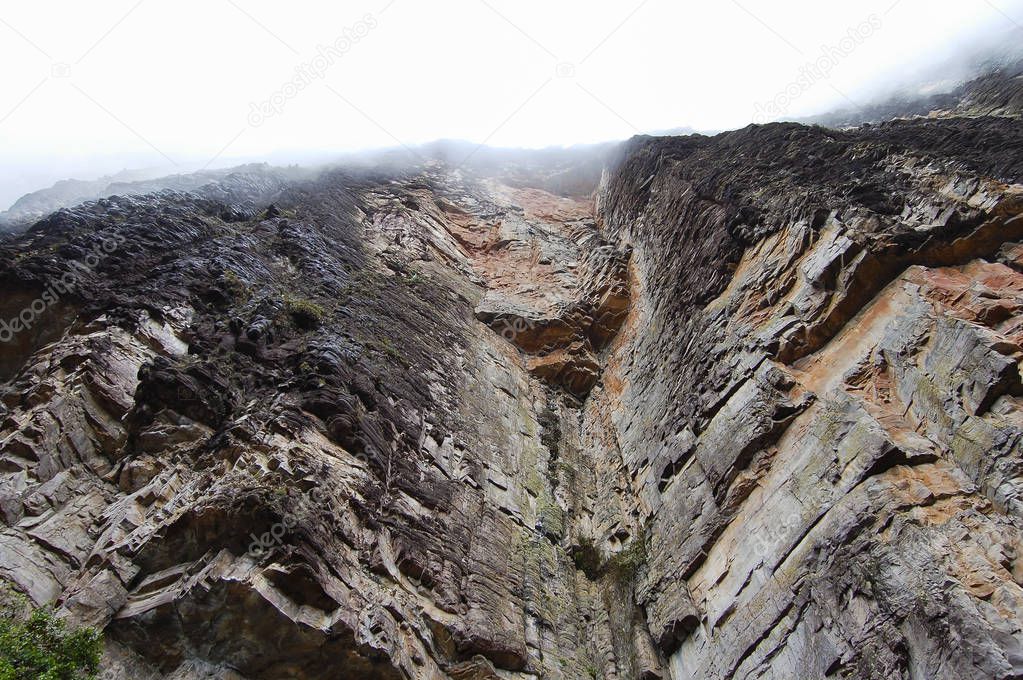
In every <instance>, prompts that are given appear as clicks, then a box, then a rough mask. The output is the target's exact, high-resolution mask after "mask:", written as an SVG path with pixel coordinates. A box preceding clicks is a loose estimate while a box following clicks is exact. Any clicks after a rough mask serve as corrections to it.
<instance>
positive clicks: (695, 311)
mask: <svg viewBox="0 0 1023 680" xmlns="http://www.w3.org/2000/svg"><path fill="white" fill-rule="evenodd" d="M1021 152H1023V129H1021V128H1020V126H1019V123H1018V120H1017V119H1015V118H1012V117H976V118H961V117H950V118H945V119H932V120H924V119H918V120H908V121H895V122H890V123H885V124H882V125H877V126H865V127H861V128H857V129H855V130H850V131H836V130H828V129H824V128H812V127H805V126H801V125H796V124H772V125H767V126H753V127H750V128H746V129H743V130H739V131H735V132H730V133H724V134H721V135H717V136H715V137H703V136H699V135H696V136H689V137H670V138H666V137H661V138H653V137H639V138H635V139H633V140H632V141H630V142H628V143H626V144H624V145H622V146H621V147H620V148H618V149H617V150H615V151H614V155H613V156H611V157H609V158H608V159H607V161H606V164H604V168H603V174H602V176H600V179H599V182H598V180H597V177H598V173H597V172H595V169H597V168H599V167H600V165H594V163H595V162H596V161H595V159H596V160H601V161H603V159H602V158H597V155H596V154H594V153H592V152H586V153H581V154H580V155H579V156H578V157H573V156H572V155H571V154H568V155H567V156H559V157H558V158H557V159H556V162H554V161H553V160H551V161H549V162H548V161H544V163H539V164H536V163H534V164H533V165H530V164H529V163H525V162H521V159H518V158H514V159H513V158H505V159H504V160H502V158H501V156H500V155H499V154H496V155H490V156H488V157H487V165H486V166H481V165H479V164H475V165H473V164H470V165H467V166H463V167H458V166H456V165H455V164H454V163H451V162H447V161H442V160H436V159H431V160H428V161H424V162H419V163H416V164H412V165H408V166H404V167H399V166H393V165H392V166H387V167H381V168H372V167H369V168H361V169H357V168H353V167H348V168H343V167H342V168H335V169H332V170H328V171H325V172H323V173H322V174H319V175H317V176H315V177H313V178H309V179H296V178H295V177H293V176H290V175H285V174H275V172H274V171H272V170H270V169H262V170H260V172H259V173H256V174H252V173H249V174H241V175H237V176H235V177H233V178H232V179H230V180H229V181H226V180H225V181H220V182H214V183H212V184H204V185H202V186H201V187H197V188H196V189H195V190H193V191H190V192H175V191H162V192H157V193H152V194H146V195H142V196H126V197H110V198H105V199H101V200H98V201H93V202H87V203H84V204H80V205H78V206H74V207H71V208H65V209H62V210H60V211H58V212H56V213H53V214H52V215H50V216H48V217H46V218H45V219H43V220H42V221H40V222H37V223H36V224H35V225H34V226H33V227H32V228H31V229H30V230H29V231H28V232H26V233H25V234H22V235H19V236H16V237H13V238H11V239H9V240H7V241H5V242H3V243H2V244H0V285H2V286H3V290H4V293H5V295H4V297H3V300H2V302H0V321H2V322H3V323H4V324H5V325H4V326H3V330H2V333H3V337H0V340H3V343H2V344H0V381H3V387H2V388H0V516H2V526H0V529H2V530H0V578H2V579H3V580H5V581H8V582H10V583H12V584H13V586H14V587H15V588H17V589H18V590H20V591H22V592H24V593H25V594H27V595H28V596H29V597H30V598H31V599H32V600H33V601H34V602H36V603H37V604H43V603H54V604H56V605H57V606H58V607H59V611H60V613H61V615H63V616H66V617H69V618H71V619H73V620H74V621H76V622H80V623H87V624H90V625H95V626H99V627H101V628H103V629H104V630H105V633H106V639H107V651H106V656H105V658H104V667H105V671H104V673H105V675H104V676H103V677H105V678H107V679H109V680H113V679H115V678H154V679H155V678H175V679H179V680H185V679H189V678H208V677H218V678H252V679H256V678H310V679H311V678H324V679H326V678H369V679H372V678H378V679H389V678H416V679H438V680H440V679H444V678H453V679H458V680H471V679H485V678H504V679H506V680H507V679H516V678H518V679H522V680H525V679H526V678H552V679H559V678H564V679H571V680H575V679H586V678H619V679H622V680H626V679H633V678H639V679H643V680H654V679H657V678H660V679H663V680H668V679H669V678H673V679H675V680H680V679H683V678H694V679H696V678H700V679H703V678H739V677H742V678H779V679H781V678H792V677H800V678H824V677H855V678H907V679H909V678H1005V679H1008V678H1014V677H1020V676H1021V675H1023V615H1021V613H1020V612H1023V589H1021V586H1023V562H1021V559H1023V557H1021V555H1023V553H1021V551H1023V534H1021V520H1023V518H1021V509H1023V496H1021V494H1023V464H1021V453H1023V452H1021V450H1020V442H1021V441H1023V401H1021V399H1023V383H1021V377H1020V372H1019V362H1020V359H1021V358H1023V216H1021V214H1023V153H1021ZM488 153H489V152H488ZM601 154H603V151H601ZM573 158H575V160H573ZM502 163H503V165H502Z"/></svg>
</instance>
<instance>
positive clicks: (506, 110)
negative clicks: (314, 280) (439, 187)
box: [0, 0, 1023, 209]
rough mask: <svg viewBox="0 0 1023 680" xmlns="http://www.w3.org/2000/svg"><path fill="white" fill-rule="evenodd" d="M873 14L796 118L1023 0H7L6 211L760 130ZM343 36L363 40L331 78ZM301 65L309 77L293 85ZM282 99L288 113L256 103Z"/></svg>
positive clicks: (852, 93) (979, 32) (981, 33)
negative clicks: (325, 49)
mask: <svg viewBox="0 0 1023 680" xmlns="http://www.w3.org/2000/svg"><path fill="white" fill-rule="evenodd" d="M871 21H872V22H873V24H874V26H875V27H876V28H875V30H873V31H872V32H871V33H870V35H868V36H867V37H866V38H865V39H862V40H861V41H860V42H859V44H857V45H856V46H855V48H854V49H852V50H851V51H850V53H849V54H848V55H842V56H839V57H835V56H834V55H835V52H834V51H832V52H831V54H832V57H831V59H832V63H833V68H832V69H831V72H830V75H829V77H828V78H826V79H824V80H821V81H820V82H817V83H815V84H813V86H812V87H809V88H808V89H806V88H801V89H800V91H799V94H798V96H797V97H795V98H794V100H793V101H792V102H791V103H789V104H787V105H786V110H785V112H784V113H785V116H784V117H795V116H800V115H806V114H811V113H815V112H820V111H823V110H827V109H830V108H834V107H844V106H848V105H849V102H850V101H852V102H856V103H862V102H864V101H866V100H868V99H869V98H870V97H871V96H873V95H874V94H875V93H876V91H877V88H878V87H879V84H881V83H886V82H893V81H897V80H899V79H900V78H906V77H908V74H909V73H911V72H912V71H913V70H914V69H915V68H917V67H919V66H920V65H926V64H930V63H937V61H938V60H939V58H944V57H947V56H948V55H950V54H952V53H953V52H954V51H955V50H956V49H959V48H961V47H962V46H964V45H968V44H973V43H975V42H976V41H978V40H980V41H982V40H984V39H985V38H986V37H987V36H990V35H995V34H1000V33H1002V32H1005V31H1008V30H1009V29H1012V28H1013V27H1014V26H1016V27H1019V26H1020V25H1021V24H1023V0H898V1H895V0H879V1H875V0H860V1H856V2H839V1H836V0H812V1H810V0H807V1H803V0H791V1H778V2H757V1H756V0H740V1H739V2H735V1H733V0H705V1H703V2H679V1H673V0H645V1H643V0H618V1H617V2H599V1H596V0H587V1H585V2H583V1H577V0H562V1H555V0H545V1H533V0H451V1H450V2H446V1H437V2H423V1H422V0H418V1H417V0H393V1H392V0H367V1H362V0H358V1H351V2H348V1H334V2H308V1H303V0H289V1H287V2H281V1H280V0H273V1H271V0H175V1H174V2H169V1H164V0H141V1H139V0H103V1H102V2H81V0H77V1H71V0H68V1H53V0H50V1H48V0H37V1H35V2H17V3H14V2H9V1H5V2H3V3H2V4H0V59H2V63H3V87H2V88H0V209H2V208H4V207H6V206H7V205H8V204H9V203H10V202H11V201H13V200H14V199H15V198H17V196H19V195H20V194H22V193H24V192H26V191H30V190H33V189H36V188H40V187H41V186H43V185H48V184H50V183H52V182H53V181H54V180H55V179H58V178H61V177H72V176H73V177H81V178H92V177H96V176H99V175H101V174H104V173H109V172H114V171H117V170H119V169H121V168H124V167H153V166H159V167H160V168H165V169H167V170H168V171H169V172H173V171H186V170H193V169H195V168H197V167H201V166H203V165H205V164H210V167H218V166H224V165H229V164H233V163H235V162H238V161H239V160H253V159H260V158H269V159H271V160H280V159H282V158H286V157H287V154H295V155H296V157H299V156H300V155H301V154H302V153H314V152H327V151H341V150H351V149H359V148H370V147H382V146H394V145H396V144H398V143H399V142H400V143H403V144H408V145H412V144H417V143H422V142H427V141H430V140H434V139H437V138H458V139H466V140H470V141H474V142H484V141H486V142H487V143H489V144H492V145H499V146H530V147H535V146H545V145H553V144H558V145H568V144H573V143H580V142H593V141H601V140H608V139H621V138H626V137H628V136H630V135H632V134H635V133H636V132H647V131H654V130H665V129H671V128H678V127H683V126H691V127H693V128H697V129H704V130H706V129H728V128H735V127H741V126H743V125H746V124H748V123H749V122H751V121H752V120H753V118H754V114H755V112H756V109H755V106H756V104H757V103H758V102H759V103H764V102H768V101H771V100H773V99H774V98H775V96H776V95H777V94H778V93H779V92H782V91H784V89H785V88H786V86H788V85H790V84H791V83H793V82H794V81H795V80H796V79H797V78H798V76H799V71H800V67H801V66H803V65H804V64H806V63H808V62H812V61H815V60H818V58H820V57H821V56H822V54H823V53H824V52H823V48H824V46H834V47H837V48H839V49H841V41H842V39H843V38H845V37H846V36H847V35H848V32H849V30H850V28H854V27H857V26H861V25H863V24H864V22H871ZM359 22H362V23H363V26H361V27H360V26H359ZM346 29H348V30H349V31H352V30H359V31H360V32H362V33H364V35H363V36H362V37H361V38H360V39H359V40H358V41H357V42H353V43H352V44H351V46H350V48H349V49H348V50H347V51H346V52H344V53H343V54H340V55H339V56H337V57H335V58H334V62H333V63H332V64H329V65H328V66H327V68H326V69H322V68H319V70H317V68H318V67H317V64H316V62H315V61H314V59H315V58H316V55H317V49H318V47H319V46H326V45H329V44H331V43H334V42H335V40H336V39H337V38H338V37H339V36H343V35H345V30H346ZM848 45H849V43H848V42H846V47H848ZM303 65H305V66H303ZM322 66H323V62H322V61H321V62H320V63H319V67H322ZM300 68H305V73H306V75H305V76H304V78H305V79H306V80H307V81H308V82H309V85H308V86H307V87H305V88H304V89H302V90H301V91H299V92H297V93H294V92H290V90H289V94H290V95H293V96H285V95H283V94H282V93H283V91H284V90H285V84H286V83H289V82H291V81H293V80H295V79H296V78H297V77H298V76H297V75H296V74H297V71H296V69H300ZM314 71H315V72H314ZM270 99H274V100H275V101H276V102H277V104H278V105H279V106H278V108H279V112H274V113H273V115H270V116H266V115H263V116H261V117H257V116H255V115H254V114H252V110H253V109H252V106H253V105H254V104H256V105H258V104H259V103H260V102H264V101H267V100H270ZM281 104H282V106H281ZM253 121H257V122H258V123H259V124H258V125H254V124H253Z"/></svg>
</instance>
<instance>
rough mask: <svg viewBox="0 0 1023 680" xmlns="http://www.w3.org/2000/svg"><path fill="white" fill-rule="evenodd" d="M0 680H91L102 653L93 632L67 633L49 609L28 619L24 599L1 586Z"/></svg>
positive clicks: (98, 640)
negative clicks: (25, 613)
mask: <svg viewBox="0 0 1023 680" xmlns="http://www.w3.org/2000/svg"><path fill="white" fill-rule="evenodd" d="M0 590H3V591H4V592H3V593H2V595H3V597H2V598H0V680H92V679H93V678H95V677H96V671H97V670H98V669H99V659H100V655H101V654H102V651H103V638H102V635H101V634H100V633H99V632H98V631H96V630H94V629H92V628H78V629H74V630H69V629H68V627H67V624H65V622H64V621H62V620H60V619H58V618H57V617H55V616H54V615H53V612H51V611H50V610H49V609H46V608H43V609H36V610H35V611H33V612H32V613H31V614H29V615H28V616H27V617H25V615H24V612H25V609H27V607H26V606H25V600H24V598H22V597H20V596H18V595H15V594H13V593H11V591H10V589H9V588H5V587H4V586H2V585H0Z"/></svg>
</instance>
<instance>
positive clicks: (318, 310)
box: [284, 294, 327, 330]
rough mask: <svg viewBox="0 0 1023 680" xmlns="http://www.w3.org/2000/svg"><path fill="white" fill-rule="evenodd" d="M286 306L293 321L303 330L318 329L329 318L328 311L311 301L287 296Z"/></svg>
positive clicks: (285, 298)
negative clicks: (325, 318)
mask: <svg viewBox="0 0 1023 680" xmlns="http://www.w3.org/2000/svg"><path fill="white" fill-rule="evenodd" d="M284 304H285V306H287V308H288V313H289V314H290V315H291V318H292V320H294V322H295V325H296V326H298V327H299V328H301V329H302V330H312V329H314V328H318V327H319V326H320V324H321V323H322V322H323V319H324V317H326V316H327V311H326V310H325V309H324V308H323V307H322V306H321V305H318V304H317V303H315V302H313V301H311V300H305V299H303V298H298V297H294V296H293V295H288V294H285V295H284Z"/></svg>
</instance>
